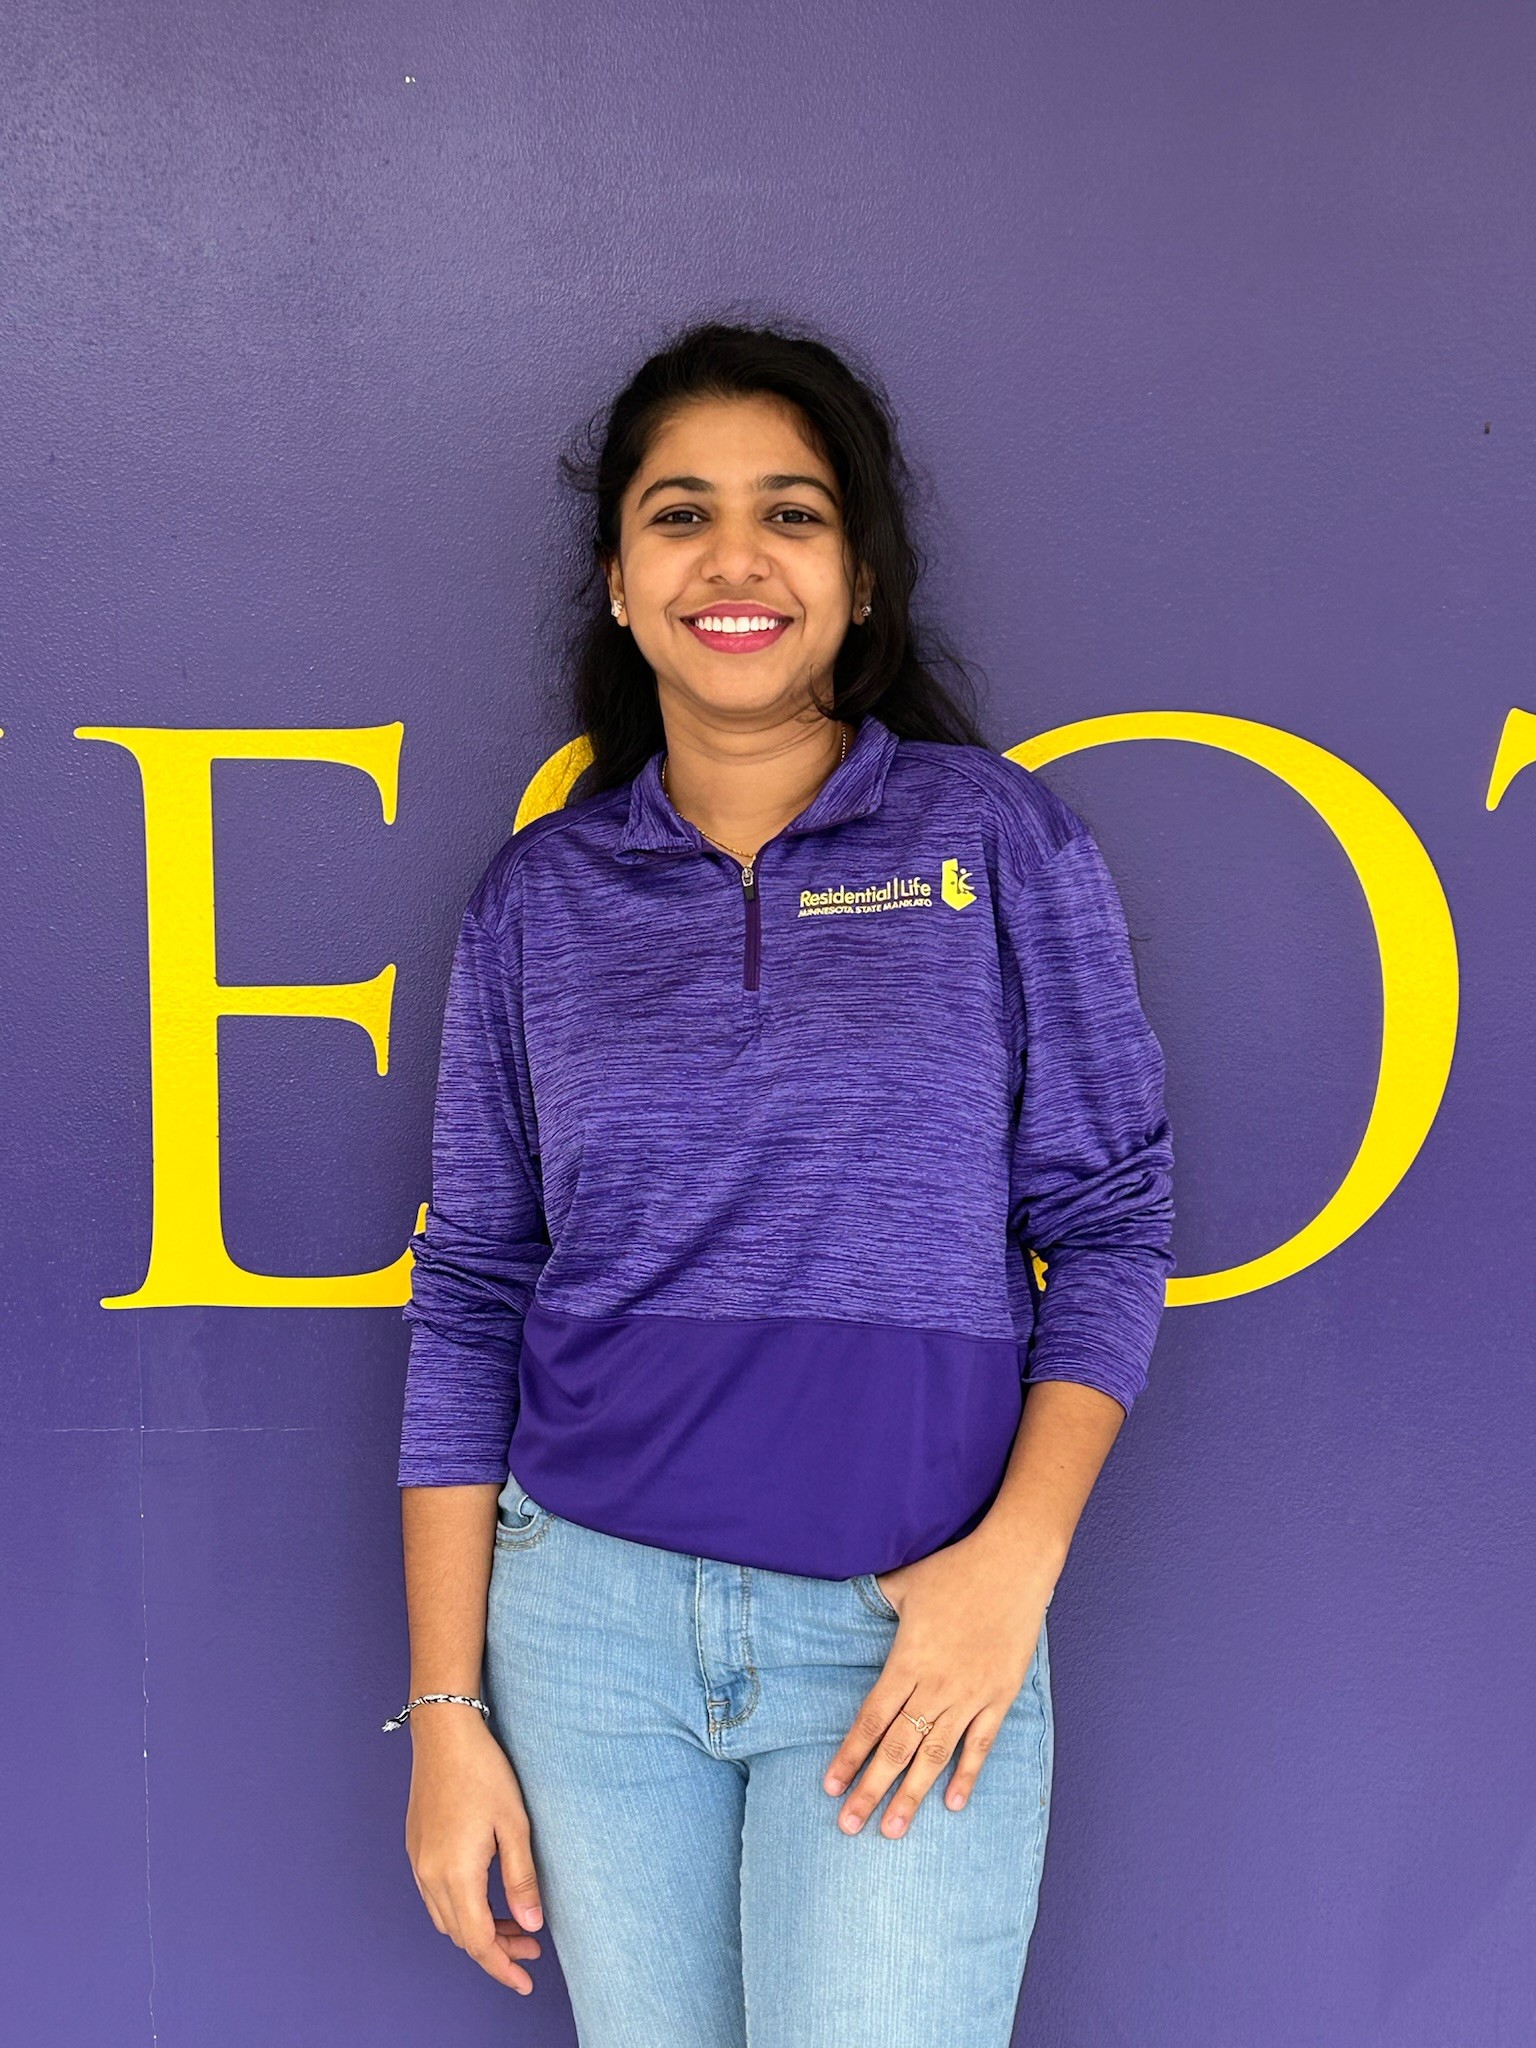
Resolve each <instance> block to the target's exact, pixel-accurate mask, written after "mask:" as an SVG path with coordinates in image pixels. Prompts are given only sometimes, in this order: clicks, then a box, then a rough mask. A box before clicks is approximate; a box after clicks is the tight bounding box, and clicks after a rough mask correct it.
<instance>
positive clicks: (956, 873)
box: [940, 860, 976, 910]
mask: <svg viewBox="0 0 1536 2048" xmlns="http://www.w3.org/2000/svg"><path fill="white" fill-rule="evenodd" d="M970 884H971V871H970V869H969V868H963V867H961V865H960V863H959V861H957V860H947V861H945V863H944V880H943V882H942V883H941V884H940V887H941V889H942V892H943V896H944V901H945V902H946V903H947V904H948V905H949V907H950V909H951V910H964V908H965V906H966V905H967V903H974V902H975V901H976V891H975V890H974V889H973V888H972V887H971V885H970Z"/></svg>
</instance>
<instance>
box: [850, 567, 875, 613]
mask: <svg viewBox="0 0 1536 2048" xmlns="http://www.w3.org/2000/svg"><path fill="white" fill-rule="evenodd" d="M874 597H875V579H874V576H873V575H872V573H871V572H870V570H869V568H868V567H867V566H866V565H865V564H864V563H862V562H861V563H860V564H859V571H858V574H857V575H856V576H855V577H854V579H853V623H854V624H855V625H856V626H862V625H865V624H866V623H867V622H868V619H869V614H870V612H871V610H872V609H873V607H874Z"/></svg>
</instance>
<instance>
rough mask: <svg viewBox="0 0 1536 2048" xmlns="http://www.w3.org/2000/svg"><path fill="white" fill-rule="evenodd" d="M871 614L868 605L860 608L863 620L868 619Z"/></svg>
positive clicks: (860, 615)
mask: <svg viewBox="0 0 1536 2048" xmlns="http://www.w3.org/2000/svg"><path fill="white" fill-rule="evenodd" d="M869 613H870V607H869V606H868V605H867V604H866V605H861V606H860V608H859V617H860V618H861V619H867V618H868V617H869Z"/></svg>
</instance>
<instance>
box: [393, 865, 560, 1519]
mask: <svg viewBox="0 0 1536 2048" xmlns="http://www.w3.org/2000/svg"><path fill="white" fill-rule="evenodd" d="M477 902H478V899H477ZM507 923H508V921H506V920H503V930H502V931H500V932H498V933H496V934H493V933H492V932H490V931H488V930H487V929H486V927H485V925H484V924H483V923H482V922H481V920H480V918H479V917H478V916H477V915H476V906H475V905H474V904H472V905H471V907H470V909H469V911H467V912H466V913H465V917H464V921H463V924H462V926H461V928H460V932H459V939H458V945H457V947H456V949H455V953H454V961H453V972H452V974H451V976H450V979H449V987H448V1001H447V1007H446V1010H445V1013H444V1018H443V1038H442V1054H441V1058H440V1061H439V1066H438V1079H437V1103H436V1111H435V1115H434V1119H433V1130H432V1200H431V1205H430V1208H429V1210H428V1214H427V1220H426V1227H425V1229H424V1230H423V1231H422V1232H421V1233H420V1234H419V1235H418V1236H416V1237H415V1238H413V1239H412V1241H411V1250H412V1252H413V1253H414V1255H415V1267H414V1270H413V1272H412V1276H411V1300H410V1305H409V1306H408V1307H407V1309H406V1310H405V1318H406V1320H407V1321H408V1322H409V1323H410V1324H411V1325H412V1330H411V1353H410V1364H409V1368H408V1371H407V1375H406V1388H405V1414H404V1421H403V1426H402V1433H401V1446H400V1466H399V1483H400V1485H402V1486H453V1485H475V1484H479V1483H481V1482H485V1481H502V1480H505V1478H506V1476H507V1452H508V1445H509V1442H510V1439H511V1435H512V1428H513V1424H514V1423H515V1422H516V1420H517V1411H518V1376H517V1369H518V1356H519V1352H520V1350H521V1346H522V1329H523V1318H524V1316H525V1315H526V1313H527V1309H528V1304H529V1302H530V1300H531V1299H532V1296H533V1289H534V1284H535V1282H536V1281H537V1279H538V1277H539V1273H540V1271H541V1269H542V1267H543V1265H544V1262H545V1260H546V1259H547V1258H548V1256H549V1250H550V1246H549V1237H548V1231H547V1227H546V1224H545V1219H544V1210H543V1202H542V1196H541V1182H540V1173H539V1162H538V1156H537V1137H536V1129H535V1126H534V1121H533V1105H532V1096H531V1092H530V1091H529V1089H528V1086H527V1077H526V1058H525V1056H524V1053H523V1050H522V1032H521V1022H520V1015H519V1011H520V1004H519V993H518V958H517V953H516V932H515V920H513V921H511V923H512V926H513V927H514V928H512V929H507V928H506V927H507Z"/></svg>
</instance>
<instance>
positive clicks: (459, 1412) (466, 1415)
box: [398, 1323, 518, 1486]
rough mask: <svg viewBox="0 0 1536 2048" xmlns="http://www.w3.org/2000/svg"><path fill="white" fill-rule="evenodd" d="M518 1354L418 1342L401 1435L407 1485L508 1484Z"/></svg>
mask: <svg viewBox="0 0 1536 2048" xmlns="http://www.w3.org/2000/svg"><path fill="white" fill-rule="evenodd" d="M517 1409H518V1391H517V1366H516V1359H515V1354H513V1353H511V1352H509V1351H506V1350H503V1349H500V1348H498V1349H497V1350H495V1351H490V1350H477V1349H472V1348H470V1347H468V1346H464V1345H456V1344H451V1343H447V1342H445V1341H444V1340H443V1339H442V1338H440V1337H438V1336H437V1335H436V1334H435V1333H434V1332H430V1331H428V1330H426V1329H424V1328H423V1327H422V1326H421V1325H420V1324H419V1323H418V1324H417V1326H416V1329H415V1331H414V1333H413V1336H412V1342H411V1357H410V1365H409V1368H408V1370H407V1372H406V1378H405V1414H404V1418H403V1422H402V1426H401V1432H400V1460H399V1469H398V1484H399V1485H401V1486H486V1485H490V1484H493V1483H494V1484H496V1485H501V1484H502V1483H504V1481H505V1480H506V1476H507V1470H508V1458H509V1454H510V1446H511V1442H512V1428H513V1424H514V1423H515V1422H516V1421H517Z"/></svg>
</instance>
